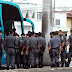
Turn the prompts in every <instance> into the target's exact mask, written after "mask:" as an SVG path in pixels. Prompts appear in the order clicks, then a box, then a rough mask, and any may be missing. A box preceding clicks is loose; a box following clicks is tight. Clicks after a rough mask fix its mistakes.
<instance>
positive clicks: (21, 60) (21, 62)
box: [20, 33, 25, 68]
mask: <svg viewBox="0 0 72 72" xmlns="http://www.w3.org/2000/svg"><path fill="white" fill-rule="evenodd" d="M24 39H25V34H24V33H22V34H21V39H20V41H21V48H20V51H22V43H23V41H24ZM24 66H25V65H24V63H23V54H20V67H21V68H24Z"/></svg>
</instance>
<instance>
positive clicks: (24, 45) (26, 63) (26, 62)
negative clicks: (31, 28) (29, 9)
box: [22, 34, 29, 69]
mask: <svg viewBox="0 0 72 72" xmlns="http://www.w3.org/2000/svg"><path fill="white" fill-rule="evenodd" d="M27 35H28V34H27ZM28 41H29V37H28V36H25V39H24V41H23V43H22V46H23V48H22V53H24V57H23V61H24V64H25V67H24V69H28V56H29V55H26V48H27V46H28Z"/></svg>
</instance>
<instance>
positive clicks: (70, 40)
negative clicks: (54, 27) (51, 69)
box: [66, 29, 72, 66]
mask: <svg viewBox="0 0 72 72" xmlns="http://www.w3.org/2000/svg"><path fill="white" fill-rule="evenodd" d="M70 32H71V35H69V38H68V41H67V44H66V50H67V46H68V45H69V56H70V57H68V66H69V64H70V62H71V57H72V29H71V31H70Z"/></svg>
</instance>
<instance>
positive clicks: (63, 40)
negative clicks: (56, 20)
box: [59, 30, 66, 67]
mask: <svg viewBox="0 0 72 72" xmlns="http://www.w3.org/2000/svg"><path fill="white" fill-rule="evenodd" d="M59 37H60V40H61V47H62V51H61V63H62V64H61V67H64V64H65V50H66V49H65V46H66V37H65V36H64V35H63V32H62V31H61V30H59Z"/></svg>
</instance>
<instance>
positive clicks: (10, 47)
mask: <svg viewBox="0 0 72 72" xmlns="http://www.w3.org/2000/svg"><path fill="white" fill-rule="evenodd" d="M9 34H10V35H9V36H7V37H6V40H5V48H6V47H7V61H6V63H7V70H9V66H10V60H11V68H12V69H14V68H15V45H16V38H15V37H14V36H13V34H14V31H13V30H10V32H9Z"/></svg>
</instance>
